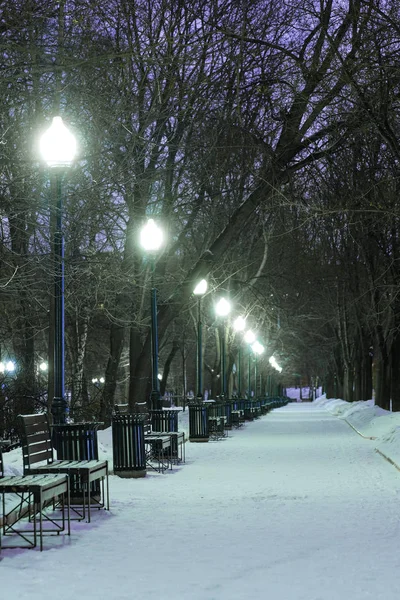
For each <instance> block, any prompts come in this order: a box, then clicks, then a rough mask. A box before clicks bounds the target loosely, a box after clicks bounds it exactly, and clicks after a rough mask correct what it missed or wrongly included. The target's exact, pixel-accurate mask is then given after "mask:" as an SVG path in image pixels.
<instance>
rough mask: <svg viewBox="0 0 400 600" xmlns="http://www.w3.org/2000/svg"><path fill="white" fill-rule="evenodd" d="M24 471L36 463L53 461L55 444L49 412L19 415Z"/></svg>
mask: <svg viewBox="0 0 400 600" xmlns="http://www.w3.org/2000/svg"><path fill="white" fill-rule="evenodd" d="M18 420H19V424H20V429H21V444H22V457H23V463H24V472H25V470H29V468H30V467H31V466H32V465H34V464H35V463H38V462H42V461H46V462H47V463H48V464H49V463H52V462H53V444H52V441H51V433H50V426H49V419H48V417H47V414H45V413H40V414H37V415H19V416H18Z"/></svg>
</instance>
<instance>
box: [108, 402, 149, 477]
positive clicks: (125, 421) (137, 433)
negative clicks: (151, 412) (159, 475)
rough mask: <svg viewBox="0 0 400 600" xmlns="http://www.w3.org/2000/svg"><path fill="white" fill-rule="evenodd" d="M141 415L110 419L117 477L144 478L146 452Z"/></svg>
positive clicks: (143, 417)
mask: <svg viewBox="0 0 400 600" xmlns="http://www.w3.org/2000/svg"><path fill="white" fill-rule="evenodd" d="M144 420H145V415H143V414H139V413H138V414H129V415H116V416H114V417H113V419H112V438H113V463H114V473H115V475H118V476H119V477H144V476H145V475H146V452H145V446H144Z"/></svg>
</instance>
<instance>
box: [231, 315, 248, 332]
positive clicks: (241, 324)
mask: <svg viewBox="0 0 400 600" xmlns="http://www.w3.org/2000/svg"><path fill="white" fill-rule="evenodd" d="M233 327H234V328H235V330H236V331H243V330H244V328H245V327H246V319H245V318H244V317H238V318H237V319H236V320H235V322H234V324H233Z"/></svg>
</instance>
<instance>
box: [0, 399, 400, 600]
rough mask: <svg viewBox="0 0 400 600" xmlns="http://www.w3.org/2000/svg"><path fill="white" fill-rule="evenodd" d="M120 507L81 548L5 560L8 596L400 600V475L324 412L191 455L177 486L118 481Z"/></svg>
mask: <svg viewBox="0 0 400 600" xmlns="http://www.w3.org/2000/svg"><path fill="white" fill-rule="evenodd" d="M183 418H184V417H183ZM111 496H112V511H111V513H110V514H108V515H107V514H106V513H105V512H101V513H99V514H97V515H95V518H94V522H93V523H92V524H91V525H83V524H74V527H73V535H72V537H71V540H70V541H68V540H67V541H64V540H63V541H62V542H59V545H57V544H56V541H58V540H56V541H55V542H54V547H53V548H52V549H51V550H48V551H47V552H43V553H42V554H40V553H37V552H32V551H31V552H28V551H24V552H21V553H20V554H19V555H18V556H13V557H11V556H10V557H8V556H7V558H5V559H3V561H2V562H1V563H0V585H1V588H2V589H6V590H7V589H8V587H7V586H11V585H12V577H14V578H15V589H14V593H13V594H11V596H10V595H8V596H7V597H9V598H12V599H13V600H14V599H17V598H18V599H19V598H23V599H25V598H26V599H28V598H29V600H54V598H55V597H57V599H58V600H67V599H68V600H70V599H71V600H72V599H75V598H85V600H92V599H93V600H94V599H95V598H96V600H128V599H129V600H228V599H229V600H247V599H249V600H253V599H258V598H260V599H261V600H266V599H268V600H280V599H282V600H347V599H349V600H365V599H367V598H368V599H369V598H371V599H373V600H380V599H382V600H383V599H384V600H398V598H399V596H400V584H399V581H400V579H399V575H398V574H399V566H400V564H399V562H400V559H399V556H400V553H399V544H400V529H399V516H398V515H399V510H400V509H399V500H400V474H399V472H398V471H397V470H396V469H395V468H394V467H393V466H392V465H390V464H389V463H388V462H386V461H385V460H384V459H383V458H382V457H381V456H379V455H378V454H377V453H376V452H375V451H374V442H373V441H371V440H365V439H363V438H362V437H360V436H359V435H357V434H356V433H355V432H354V431H353V430H352V429H351V428H350V427H349V426H348V425H347V424H346V423H345V422H343V421H341V420H339V419H337V418H335V417H332V416H331V415H329V414H328V413H327V412H325V411H324V410H322V409H318V407H317V406H315V405H313V404H308V403H307V404H306V403H304V404H298V403H293V404H289V405H287V406H286V407H283V408H281V409H278V410H275V411H273V412H272V413H270V414H268V415H266V416H264V417H262V418H261V419H259V420H257V421H254V422H251V423H246V425H245V427H243V428H242V429H240V430H236V431H233V432H231V433H230V436H229V438H228V439H225V440H222V441H220V442H209V443H208V444H193V443H190V444H188V446H187V464H185V465H183V466H181V467H179V468H178V469H174V470H173V471H172V472H169V473H167V474H164V475H159V474H154V475H149V476H148V477H146V478H145V479H143V480H122V479H119V478H117V477H112V478H111ZM32 564H33V567H34V569H35V577H32V568H33V567H32ZM17 573H18V576H17ZM60 579H63V581H64V583H63V584H62V585H61V586H60V584H59V582H60ZM10 589H11V588H10ZM15 590H17V592H18V593H15ZM5 597H6V596H5Z"/></svg>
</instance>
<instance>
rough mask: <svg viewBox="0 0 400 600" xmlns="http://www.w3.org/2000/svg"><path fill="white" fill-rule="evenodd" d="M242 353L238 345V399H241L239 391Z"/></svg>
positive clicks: (240, 386)
mask: <svg viewBox="0 0 400 600" xmlns="http://www.w3.org/2000/svg"><path fill="white" fill-rule="evenodd" d="M241 355H242V352H241V348H240V344H239V348H238V364H237V377H238V398H240V397H241V393H240V390H241V389H242V371H241V368H240V363H241V362H242V356H241Z"/></svg>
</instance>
